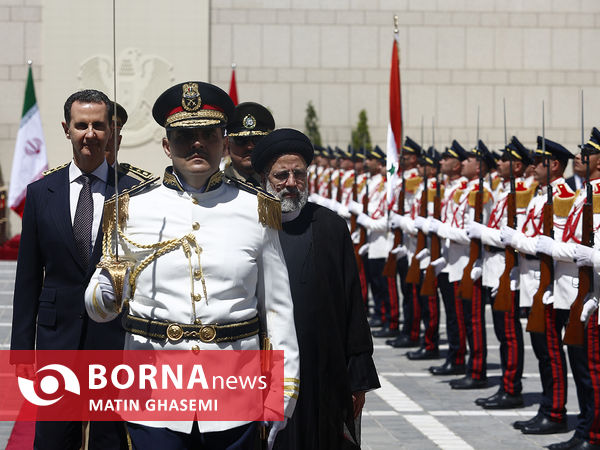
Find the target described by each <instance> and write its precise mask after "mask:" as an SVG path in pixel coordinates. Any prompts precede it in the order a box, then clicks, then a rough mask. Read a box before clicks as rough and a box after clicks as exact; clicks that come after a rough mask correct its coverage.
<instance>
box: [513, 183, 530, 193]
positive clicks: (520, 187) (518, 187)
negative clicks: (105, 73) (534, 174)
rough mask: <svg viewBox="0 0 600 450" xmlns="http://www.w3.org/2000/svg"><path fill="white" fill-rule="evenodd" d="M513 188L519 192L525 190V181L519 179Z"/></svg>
mask: <svg viewBox="0 0 600 450" xmlns="http://www.w3.org/2000/svg"><path fill="white" fill-rule="evenodd" d="M515 190H517V191H519V192H525V191H526V190H527V186H525V182H523V181H519V182H518V183H517V186H516V187H515Z"/></svg>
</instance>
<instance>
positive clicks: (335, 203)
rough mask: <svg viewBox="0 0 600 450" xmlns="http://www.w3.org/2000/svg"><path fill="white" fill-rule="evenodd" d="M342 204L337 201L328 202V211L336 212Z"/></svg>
mask: <svg viewBox="0 0 600 450" xmlns="http://www.w3.org/2000/svg"><path fill="white" fill-rule="evenodd" d="M341 206H342V204H341V203H340V202H338V201H337V200H330V201H329V209H331V210H332V211H334V212H338V211H339V210H340V208H341Z"/></svg>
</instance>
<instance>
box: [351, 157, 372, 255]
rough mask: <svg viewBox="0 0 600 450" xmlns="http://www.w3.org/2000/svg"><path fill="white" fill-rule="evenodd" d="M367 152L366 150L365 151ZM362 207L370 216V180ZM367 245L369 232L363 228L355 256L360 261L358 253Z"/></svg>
mask: <svg viewBox="0 0 600 450" xmlns="http://www.w3.org/2000/svg"><path fill="white" fill-rule="evenodd" d="M365 152H366V150H365ZM362 205H363V213H364V214H367V215H368V214H369V180H368V179H367V182H366V183H365V195H363V198H362ZM366 243H367V230H366V229H365V227H362V226H361V227H360V235H359V239H358V244H356V245H355V246H354V255H355V256H356V257H357V258H358V259H360V255H359V254H358V251H359V250H360V248H361V247H362V246H363V245H365V244H366Z"/></svg>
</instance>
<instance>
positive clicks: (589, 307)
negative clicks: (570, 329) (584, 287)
mask: <svg viewBox="0 0 600 450" xmlns="http://www.w3.org/2000/svg"><path fill="white" fill-rule="evenodd" d="M585 299H586V300H585V303H584V304H583V308H582V309H581V317H580V320H581V321H582V322H585V324H586V325H587V323H588V321H589V320H590V317H592V314H593V313H594V312H596V310H597V309H598V299H597V298H596V296H595V295H593V294H588V295H587V296H586V297H585Z"/></svg>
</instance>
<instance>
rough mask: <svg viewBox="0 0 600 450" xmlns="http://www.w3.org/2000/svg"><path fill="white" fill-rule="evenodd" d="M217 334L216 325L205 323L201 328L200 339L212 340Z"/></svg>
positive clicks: (203, 340)
mask: <svg viewBox="0 0 600 450" xmlns="http://www.w3.org/2000/svg"><path fill="white" fill-rule="evenodd" d="M216 336H217V329H216V328H215V326H214V325H204V326H203V327H201V328H200V340H201V341H202V342H212V341H214V339H215V337H216Z"/></svg>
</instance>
